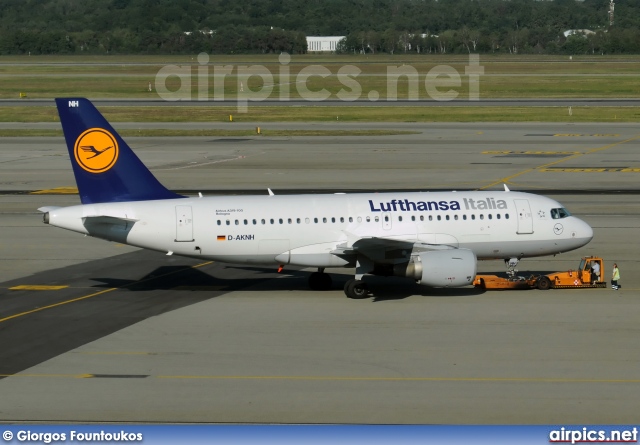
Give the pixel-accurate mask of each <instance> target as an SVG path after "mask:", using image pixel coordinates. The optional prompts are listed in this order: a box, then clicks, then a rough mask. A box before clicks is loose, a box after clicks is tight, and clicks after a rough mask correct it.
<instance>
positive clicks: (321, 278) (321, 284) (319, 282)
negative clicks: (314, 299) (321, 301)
mask: <svg viewBox="0 0 640 445" xmlns="http://www.w3.org/2000/svg"><path fill="white" fill-rule="evenodd" d="M332 285H333V280H332V279H331V275H329V274H327V273H324V272H313V273H312V274H311V275H309V287H310V288H311V289H313V290H329V289H331V287H332Z"/></svg>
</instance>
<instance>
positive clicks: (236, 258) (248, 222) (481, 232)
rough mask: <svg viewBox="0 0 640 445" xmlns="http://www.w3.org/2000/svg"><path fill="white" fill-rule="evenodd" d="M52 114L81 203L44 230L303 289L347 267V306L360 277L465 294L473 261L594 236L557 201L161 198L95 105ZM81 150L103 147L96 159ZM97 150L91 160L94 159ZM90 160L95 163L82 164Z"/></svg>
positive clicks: (74, 104)
mask: <svg viewBox="0 0 640 445" xmlns="http://www.w3.org/2000/svg"><path fill="white" fill-rule="evenodd" d="M56 106H57V108H58V113H59V115H60V121H61V124H62V128H63V132H64V137H65V140H66V143H67V147H68V150H69V156H70V161H71V164H72V168H73V172H74V174H75V179H76V182H77V185H78V190H79V194H80V200H81V205H74V206H70V207H41V208H40V209H38V210H40V211H41V212H43V213H44V216H43V218H44V222H45V223H46V224H50V225H52V226H56V227H61V228H63V229H67V230H71V231H74V232H78V233H81V234H85V235H89V236H93V237H97V238H102V239H105V240H108V241H115V242H119V243H124V244H129V245H132V246H137V247H141V248H145V249H151V250H155V251H159V252H164V253H165V254H166V255H182V256H185V257H192V258H201V259H208V260H214V261H218V262H225V263H235V264H238V263H240V264H246V265H271V266H274V267H276V266H277V267H279V270H281V269H282V268H283V267H286V266H290V265H291V266H301V267H305V268H315V269H317V271H316V272H313V273H311V274H310V276H309V286H310V288H312V289H315V290H324V289H330V288H332V287H333V284H332V278H331V275H329V274H328V273H326V272H325V269H326V268H340V267H344V268H355V274H354V276H353V278H351V279H349V280H348V281H347V283H346V284H345V286H344V292H345V294H346V296H347V297H349V298H366V297H367V296H368V295H369V294H370V290H369V288H368V286H367V283H366V280H365V276H368V275H380V276H400V277H406V278H409V279H412V280H415V281H416V282H417V283H419V284H421V285H425V286H429V287H461V286H469V285H471V284H472V282H473V280H474V278H475V276H476V270H477V262H478V260H487V259H503V260H504V261H505V263H506V264H507V268H508V270H507V272H508V273H509V274H511V275H513V274H514V272H515V267H516V265H517V263H518V261H519V260H520V259H522V258H528V257H538V256H545V255H555V254H558V253H562V252H567V251H570V250H574V249H577V248H579V247H582V246H584V245H586V244H587V243H588V242H589V241H591V239H592V238H593V230H592V229H591V227H590V226H589V225H588V224H587V223H586V222H584V221H582V220H581V219H579V218H577V217H575V216H572V215H571V213H569V211H568V210H567V209H566V208H564V207H563V206H562V205H561V204H560V203H558V202H557V201H555V200H553V199H550V198H547V197H544V196H539V195H535V194H529V193H522V192H515V191H510V190H509V189H508V188H507V186H506V185H505V186H504V191H502V190H501V191H451V192H406V193H405V192H397V193H396V192H393V193H350V194H343V193H336V194H318V195H315V194H314V195H311V194H300V195H275V194H273V192H271V190H270V189H269V194H268V195H267V194H265V195H263V196H215V197H202V195H201V194H200V195H199V196H198V197H190V196H181V195H179V194H176V193H174V192H172V191H170V190H168V189H167V188H165V187H164V186H163V185H162V184H161V183H160V182H159V181H158V180H157V179H156V178H155V177H154V176H153V174H152V173H151V172H150V171H149V170H148V169H147V167H146V166H145V165H144V164H143V163H142V162H141V161H140V159H139V158H138V157H137V156H136V155H135V154H134V152H133V150H132V149H131V148H130V147H129V146H128V145H127V143H126V142H125V141H124V140H123V139H122V138H121V137H120V136H119V135H118V133H117V132H116V131H115V130H114V129H113V127H112V126H111V125H110V124H109V123H108V122H107V120H106V119H105V118H104V117H103V116H102V114H100V112H99V111H98V110H97V109H96V108H95V107H94V105H93V104H92V103H91V102H90V101H89V100H87V99H84V98H59V99H56ZM86 147H109V149H108V150H107V149H104V150H103V151H101V152H100V156H97V155H95V152H94V151H93V150H87V149H86ZM95 151H98V150H95ZM91 155H94V156H91Z"/></svg>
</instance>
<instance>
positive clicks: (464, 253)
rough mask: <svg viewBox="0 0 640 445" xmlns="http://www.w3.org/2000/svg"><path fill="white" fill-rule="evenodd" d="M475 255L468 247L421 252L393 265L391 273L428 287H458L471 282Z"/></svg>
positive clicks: (473, 274)
mask: <svg viewBox="0 0 640 445" xmlns="http://www.w3.org/2000/svg"><path fill="white" fill-rule="evenodd" d="M476 270H477V259H476V255H475V254H474V253H473V252H472V251H471V250H469V249H447V250H433V251H429V252H422V253H418V254H414V255H412V256H411V260H410V261H409V262H408V263H403V264H397V265H395V266H394V267H393V275H396V276H400V277H408V278H412V279H414V280H416V281H418V282H419V283H420V284H422V285H423V286H429V287H458V286H467V285H470V284H472V283H473V280H474V278H475V276H476Z"/></svg>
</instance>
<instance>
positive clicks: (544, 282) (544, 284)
mask: <svg viewBox="0 0 640 445" xmlns="http://www.w3.org/2000/svg"><path fill="white" fill-rule="evenodd" d="M549 288H551V280H550V279H549V277H540V279H539V280H538V289H540V290H549Z"/></svg>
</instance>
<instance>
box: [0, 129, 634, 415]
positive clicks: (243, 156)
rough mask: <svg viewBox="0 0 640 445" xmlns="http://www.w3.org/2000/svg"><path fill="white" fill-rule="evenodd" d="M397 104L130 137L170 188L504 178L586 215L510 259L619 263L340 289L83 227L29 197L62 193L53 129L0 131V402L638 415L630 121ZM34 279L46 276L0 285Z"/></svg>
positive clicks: (52, 201) (472, 183)
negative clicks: (387, 116) (324, 129)
mask: <svg viewBox="0 0 640 445" xmlns="http://www.w3.org/2000/svg"><path fill="white" fill-rule="evenodd" d="M414 125H415V128H417V129H418V131H419V132H420V133H419V134H416V135H403V136H388V137H377V138H375V137H362V138H357V137H327V138H325V137H322V138H258V137H256V138H253V137H252V138H128V141H129V143H130V145H131V146H132V147H133V148H134V149H135V150H136V151H137V152H138V153H139V155H140V157H141V158H142V159H143V161H144V162H145V163H147V164H148V165H149V166H150V167H151V168H152V170H153V171H154V173H155V174H156V175H157V176H158V178H159V179H160V180H161V181H162V182H163V183H165V184H166V185H167V186H168V187H169V188H172V189H174V190H186V191H195V192H197V191H198V190H199V188H200V187H202V189H201V190H202V191H204V192H205V193H206V194H216V193H244V192H246V191H247V190H257V191H260V190H264V191H265V192H264V193H266V187H271V188H272V189H273V190H274V191H275V192H276V193H278V190H282V191H283V192H291V191H293V190H301V191H311V192H318V191H323V190H325V191H327V190H329V191H340V190H348V191H353V190H384V189H422V190H435V189H438V190H440V189H449V190H451V189H454V190H455V189H458V190H461V189H480V188H490V189H495V190H498V189H501V188H502V182H506V183H508V184H509V187H510V188H511V189H513V190H525V191H531V192H535V193H542V194H545V195H548V196H551V197H554V198H556V199H558V200H559V201H560V202H562V203H563V204H564V205H565V206H566V207H567V208H568V209H569V210H570V211H572V212H573V213H574V214H576V215H577V216H579V217H581V218H583V219H584V220H586V221H587V222H588V223H589V224H591V226H592V227H593V228H594V233H595V236H594V240H593V241H592V242H591V243H590V244H588V245H587V246H585V247H583V248H581V249H579V250H577V251H574V252H569V253H565V254H562V255H558V256H555V257H549V258H541V259H529V260H523V261H522V262H521V263H520V267H519V269H520V273H521V274H523V275H524V274H527V273H529V272H531V271H552V270H564V269H569V268H575V267H576V266H577V263H578V261H579V259H580V257H581V256H584V255H600V256H603V257H604V259H605V273H606V277H607V279H609V274H610V269H611V265H612V263H613V262H614V261H616V262H617V263H618V265H619V266H620V270H621V274H622V279H621V283H622V285H623V288H622V289H621V290H620V291H613V290H611V289H609V288H607V289H586V290H550V291H546V292H544V291H538V290H530V291H513V292H480V291H477V290H475V289H472V288H469V289H450V290H438V289H428V288H424V287H420V286H418V285H415V284H412V283H410V282H408V281H406V280H400V279H385V278H378V277H374V278H373V279H372V288H373V289H374V295H373V297H372V298H370V299H366V300H349V299H347V298H346V297H345V296H344V293H343V292H342V289H341V288H342V284H343V283H344V282H345V281H346V280H347V279H348V274H349V273H350V272H351V271H349V270H334V271H332V272H333V273H335V275H334V277H335V281H334V283H335V285H334V289H333V290H331V291H327V292H315V291H310V290H308V288H307V286H306V278H307V276H308V273H309V272H310V270H298V269H296V268H291V269H285V271H284V272H283V273H282V274H276V273H275V270H272V269H269V268H259V267H249V268H247V267H237V266H234V265H223V264H218V263H209V262H203V261H199V260H192V259H183V258H177V257H167V256H165V255H162V254H160V253H154V252H148V251H142V250H138V249H134V248H131V247H128V246H121V245H118V244H115V243H107V242H104V241H100V240H95V239H92V238H86V237H82V236H80V235H77V234H73V233H71V232H66V231H64V230H60V229H55V228H52V227H50V226H46V225H44V224H42V222H41V216H40V214H39V213H38V212H37V211H35V209H37V208H38V207H40V206H43V205H70V204H73V203H77V202H78V198H77V196H76V195H74V194H69V195H60V194H55V193H56V191H55V190H53V191H52V189H55V188H60V187H73V186H74V181H73V177H72V174H71V169H70V165H69V161H68V155H67V154H66V148H65V147H64V143H63V141H62V138H2V139H0V177H1V178H2V180H1V181H0V182H1V183H0V203H1V204H0V206H1V207H0V208H1V209H2V210H1V211H0V227H1V228H2V233H3V235H2V238H0V274H1V275H0V276H2V277H3V279H1V280H0V281H2V282H3V283H1V284H0V374H5V375H7V376H6V377H5V378H1V379H0V421H8V422H11V421H63V422H82V421H98V422H106V421H115V422H225V423H226V422H231V423H236V422H238V423H254V422H259V423H261V422H266V423H385V424H388V423H398V424H404V423H428V424H436V423H445V424H534V423H548V424H563V423H573V424H576V423H637V421H638V416H637V413H638V408H639V407H640V402H638V400H640V397H639V396H640V385H639V383H640V373H639V372H638V369H640V367H639V366H638V364H639V363H638V354H637V353H636V352H634V351H635V350H636V348H637V347H636V343H637V338H638V333H639V332H640V328H638V323H637V320H638V315H640V310H639V309H640V303H639V299H638V298H637V297H638V295H639V294H640V276H638V273H637V271H638V260H637V258H636V257H637V247H636V245H635V243H634V241H635V239H636V238H637V234H638V229H639V228H640V227H639V226H640V218H639V214H640V202H639V200H638V199H637V195H638V187H637V185H636V183H637V179H636V178H637V176H638V174H640V155H639V154H638V150H637V148H638V147H637V144H638V139H637V138H640V132H639V131H637V129H636V128H634V126H633V125H624V124H617V125H614V124H589V125H584V126H581V125H568V124H419V125H418V124H414ZM376 126H377V127H378V128H380V127H385V126H386V124H376ZM37 190H44V191H45V193H47V194H32V192H33V191H37ZM584 190H588V192H587V193H585V192H584ZM479 269H480V270H481V271H483V272H488V271H502V270H504V266H503V264H502V263H501V262H482V263H480V265H479ZM33 285H41V286H48V288H47V289H48V290H31V289H34V288H28V287H27V288H22V289H20V290H10V288H12V287H16V286H33ZM59 286H67V287H63V288H58V287H59Z"/></svg>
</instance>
